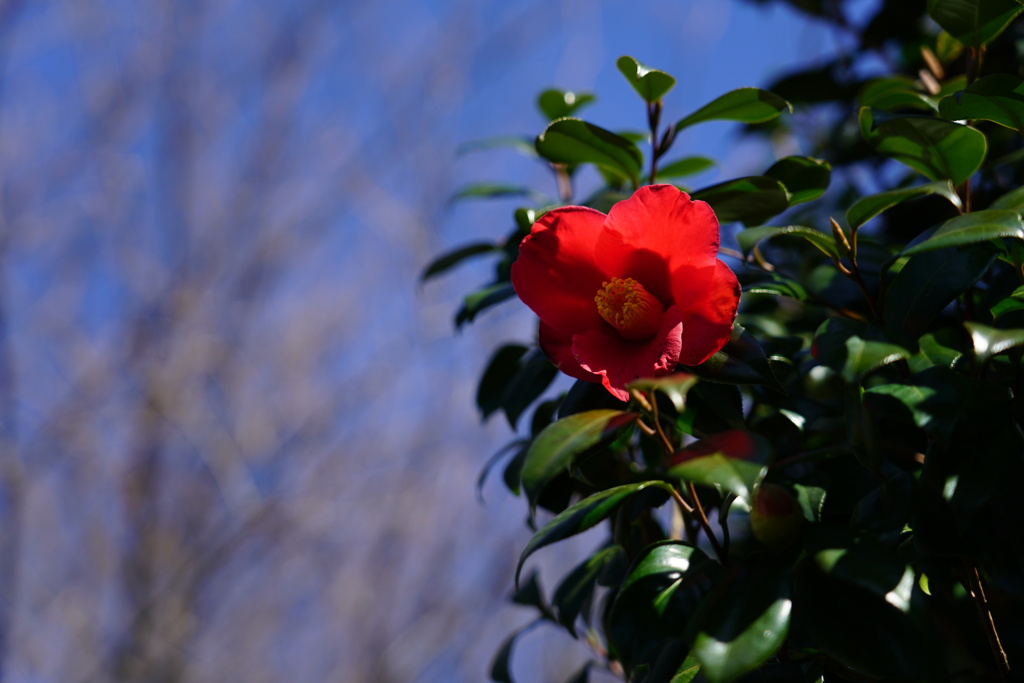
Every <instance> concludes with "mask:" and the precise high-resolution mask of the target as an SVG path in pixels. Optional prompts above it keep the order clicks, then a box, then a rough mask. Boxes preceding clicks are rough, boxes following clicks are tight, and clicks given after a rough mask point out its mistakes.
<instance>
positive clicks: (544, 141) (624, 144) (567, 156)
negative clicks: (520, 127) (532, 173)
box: [537, 118, 643, 181]
mask: <svg viewBox="0 0 1024 683" xmlns="http://www.w3.org/2000/svg"><path fill="white" fill-rule="evenodd" d="M537 152H538V153H539V154H540V155H541V156H542V157H544V158H545V159H547V160H548V161H553V162H555V163H561V164H585V163H590V164H595V165H597V166H599V167H601V168H603V169H605V170H606V171H609V172H611V173H614V174H616V175H619V176H621V177H622V178H624V179H626V180H630V181H636V180H637V178H639V177H640V166H641V164H642V163H643V155H642V154H641V153H640V150H639V149H637V146H636V145H635V144H633V143H632V142H630V141H629V140H627V139H626V138H624V137H622V136H619V135H616V134H615V133H612V132H611V131H607V130H605V129H604V128H599V127H598V126H595V125H593V124H591V123H587V122H585V121H581V120H580V119H573V118H563V119H558V120H557V121H553V122H551V124H550V125H548V127H547V128H546V129H545V130H544V132H543V133H541V134H540V135H539V136H538V137H537Z"/></svg>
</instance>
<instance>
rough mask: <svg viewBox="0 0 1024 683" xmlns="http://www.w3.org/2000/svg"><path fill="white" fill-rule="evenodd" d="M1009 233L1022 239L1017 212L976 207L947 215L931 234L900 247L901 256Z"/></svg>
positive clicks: (1023, 224)
mask: <svg viewBox="0 0 1024 683" xmlns="http://www.w3.org/2000/svg"><path fill="white" fill-rule="evenodd" d="M1001 237H1009V238H1014V239H1019V240H1024V223H1022V222H1021V217H1020V214H1019V213H1017V212H1016V211H1009V210H1006V209H988V210H985V211H975V212H973V213H968V214H964V215H963V216H956V217H954V218H950V219H949V220H948V221H946V222H945V223H943V224H942V225H940V226H939V229H938V230H936V231H935V232H934V233H933V234H932V236H931V237H929V238H928V239H926V240H924V241H923V242H919V243H918V244H915V245H913V246H911V247H908V248H906V249H904V250H903V252H902V255H903V256H909V255H911V254H920V253H922V252H926V251H934V250H935V249H945V248H947V247H958V246H962V245H965V244H978V243H979V242H988V241H990V240H994V239H999V238H1001Z"/></svg>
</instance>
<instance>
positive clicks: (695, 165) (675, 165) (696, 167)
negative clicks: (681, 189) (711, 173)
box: [658, 157, 715, 178]
mask: <svg viewBox="0 0 1024 683" xmlns="http://www.w3.org/2000/svg"><path fill="white" fill-rule="evenodd" d="M714 165H715V162H714V161H712V160H711V159H708V158H707V157H684V158H683V159H676V160H675V161H672V162H669V163H667V164H665V165H664V166H661V167H659V168H658V177H659V178H685V177H686V176H691V175H696V174H698V173H700V172H701V171H706V170H707V169H709V168H711V167H712V166H714Z"/></svg>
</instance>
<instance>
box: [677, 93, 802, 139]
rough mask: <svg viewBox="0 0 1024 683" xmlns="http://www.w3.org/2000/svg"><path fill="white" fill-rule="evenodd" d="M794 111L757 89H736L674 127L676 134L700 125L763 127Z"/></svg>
mask: <svg viewBox="0 0 1024 683" xmlns="http://www.w3.org/2000/svg"><path fill="white" fill-rule="evenodd" d="M786 110H789V112H790V113H792V111H793V107H791V106H790V104H789V102H787V101H786V100H784V99H782V98H781V97H779V96H778V95H776V94H774V93H770V92H768V91H767V90H759V89H758V88H739V89H738V90H733V91H731V92H727V93H726V94H724V95H722V96H721V97H719V98H718V99H716V100H714V101H712V102H710V103H708V104H706V105H704V106H703V107H701V108H700V109H698V110H697V111H695V112H693V113H692V114H690V115H689V116H687V117H685V118H683V119H681V120H680V121H678V122H677V123H676V132H678V131H681V130H682V129H683V128H686V127H687V126H692V125H693V124H695V123H700V122H701V121H742V122H743V123H763V122H764V121H770V120H772V119H774V118H775V117H776V116H778V115H779V114H780V113H782V112H783V111H786Z"/></svg>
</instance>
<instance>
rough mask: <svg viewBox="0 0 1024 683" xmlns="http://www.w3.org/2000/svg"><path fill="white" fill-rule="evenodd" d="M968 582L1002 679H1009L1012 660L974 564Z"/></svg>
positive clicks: (968, 567) (969, 571)
mask: <svg viewBox="0 0 1024 683" xmlns="http://www.w3.org/2000/svg"><path fill="white" fill-rule="evenodd" d="M967 582H968V583H969V584H970V588H971V595H972V597H973V598H974V605H975V607H977V608H978V617H979V618H980V619H981V625H982V628H983V629H984V630H985V635H986V636H987V637H988V644H989V647H990V648H992V655H993V656H994V657H995V659H996V666H997V667H998V668H999V678H1000V680H1002V681H1009V680H1010V660H1009V659H1008V658H1007V657H1006V651H1005V650H1004V649H1003V644H1002V642H1001V641H1000V640H999V632H998V631H996V622H995V620H994V619H993V618H992V610H991V609H990V608H989V605H988V599H987V598H986V597H985V588H984V587H983V586H982V585H981V576H980V575H979V574H978V568H977V567H975V566H974V565H968V566H967Z"/></svg>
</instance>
